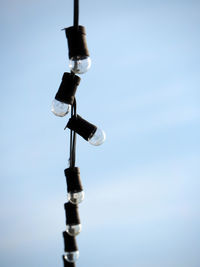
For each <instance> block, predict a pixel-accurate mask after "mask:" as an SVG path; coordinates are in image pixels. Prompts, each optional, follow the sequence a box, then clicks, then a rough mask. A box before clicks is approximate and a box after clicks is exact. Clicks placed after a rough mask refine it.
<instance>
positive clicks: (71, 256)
mask: <svg viewBox="0 0 200 267" xmlns="http://www.w3.org/2000/svg"><path fill="white" fill-rule="evenodd" d="M64 258H65V260H66V261H68V262H76V261H77V260H78V258H79V251H71V252H66V253H65V256H64Z"/></svg>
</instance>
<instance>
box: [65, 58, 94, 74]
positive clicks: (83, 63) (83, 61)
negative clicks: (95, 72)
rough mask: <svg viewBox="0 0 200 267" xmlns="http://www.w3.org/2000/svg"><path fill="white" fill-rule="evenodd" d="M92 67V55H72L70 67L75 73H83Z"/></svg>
mask: <svg viewBox="0 0 200 267" xmlns="http://www.w3.org/2000/svg"><path fill="white" fill-rule="evenodd" d="M90 67H91V59H90V57H86V58H81V57H78V56H77V57H72V58H70V60H69V68H70V70H71V71H73V72H74V73H78V74H83V73H85V72H87V71H88V70H89V69H90Z"/></svg>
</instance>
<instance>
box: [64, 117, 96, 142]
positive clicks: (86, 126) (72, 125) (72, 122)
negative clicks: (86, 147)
mask: <svg viewBox="0 0 200 267" xmlns="http://www.w3.org/2000/svg"><path fill="white" fill-rule="evenodd" d="M67 128H69V129H70V130H72V131H74V132H76V133H77V134H79V135H80V136H82V137H83V138H84V139H85V140H86V141H88V140H89V139H90V138H91V136H93V134H94V133H95V132H96V130H97V127H96V126H95V125H94V124H92V123H89V122H88V121H86V120H84V119H83V118H81V116H79V115H77V116H72V117H71V118H70V119H69V121H68V123H67Z"/></svg>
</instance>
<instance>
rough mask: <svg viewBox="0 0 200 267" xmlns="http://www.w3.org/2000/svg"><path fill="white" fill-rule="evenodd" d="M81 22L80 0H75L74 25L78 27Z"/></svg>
mask: <svg viewBox="0 0 200 267" xmlns="http://www.w3.org/2000/svg"><path fill="white" fill-rule="evenodd" d="M78 24H79V0H74V27H76V28H77V29H78Z"/></svg>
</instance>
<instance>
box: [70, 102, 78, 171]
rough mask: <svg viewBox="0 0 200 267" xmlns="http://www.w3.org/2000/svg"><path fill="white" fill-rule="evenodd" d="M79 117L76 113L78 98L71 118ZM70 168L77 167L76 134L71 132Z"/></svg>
mask: <svg viewBox="0 0 200 267" xmlns="http://www.w3.org/2000/svg"><path fill="white" fill-rule="evenodd" d="M73 116H75V117H76V116H77V112H76V98H74V103H73V105H72V108H71V117H73ZM69 163H70V167H75V163H76V133H75V132H74V131H72V130H71V131H70V158H69Z"/></svg>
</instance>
